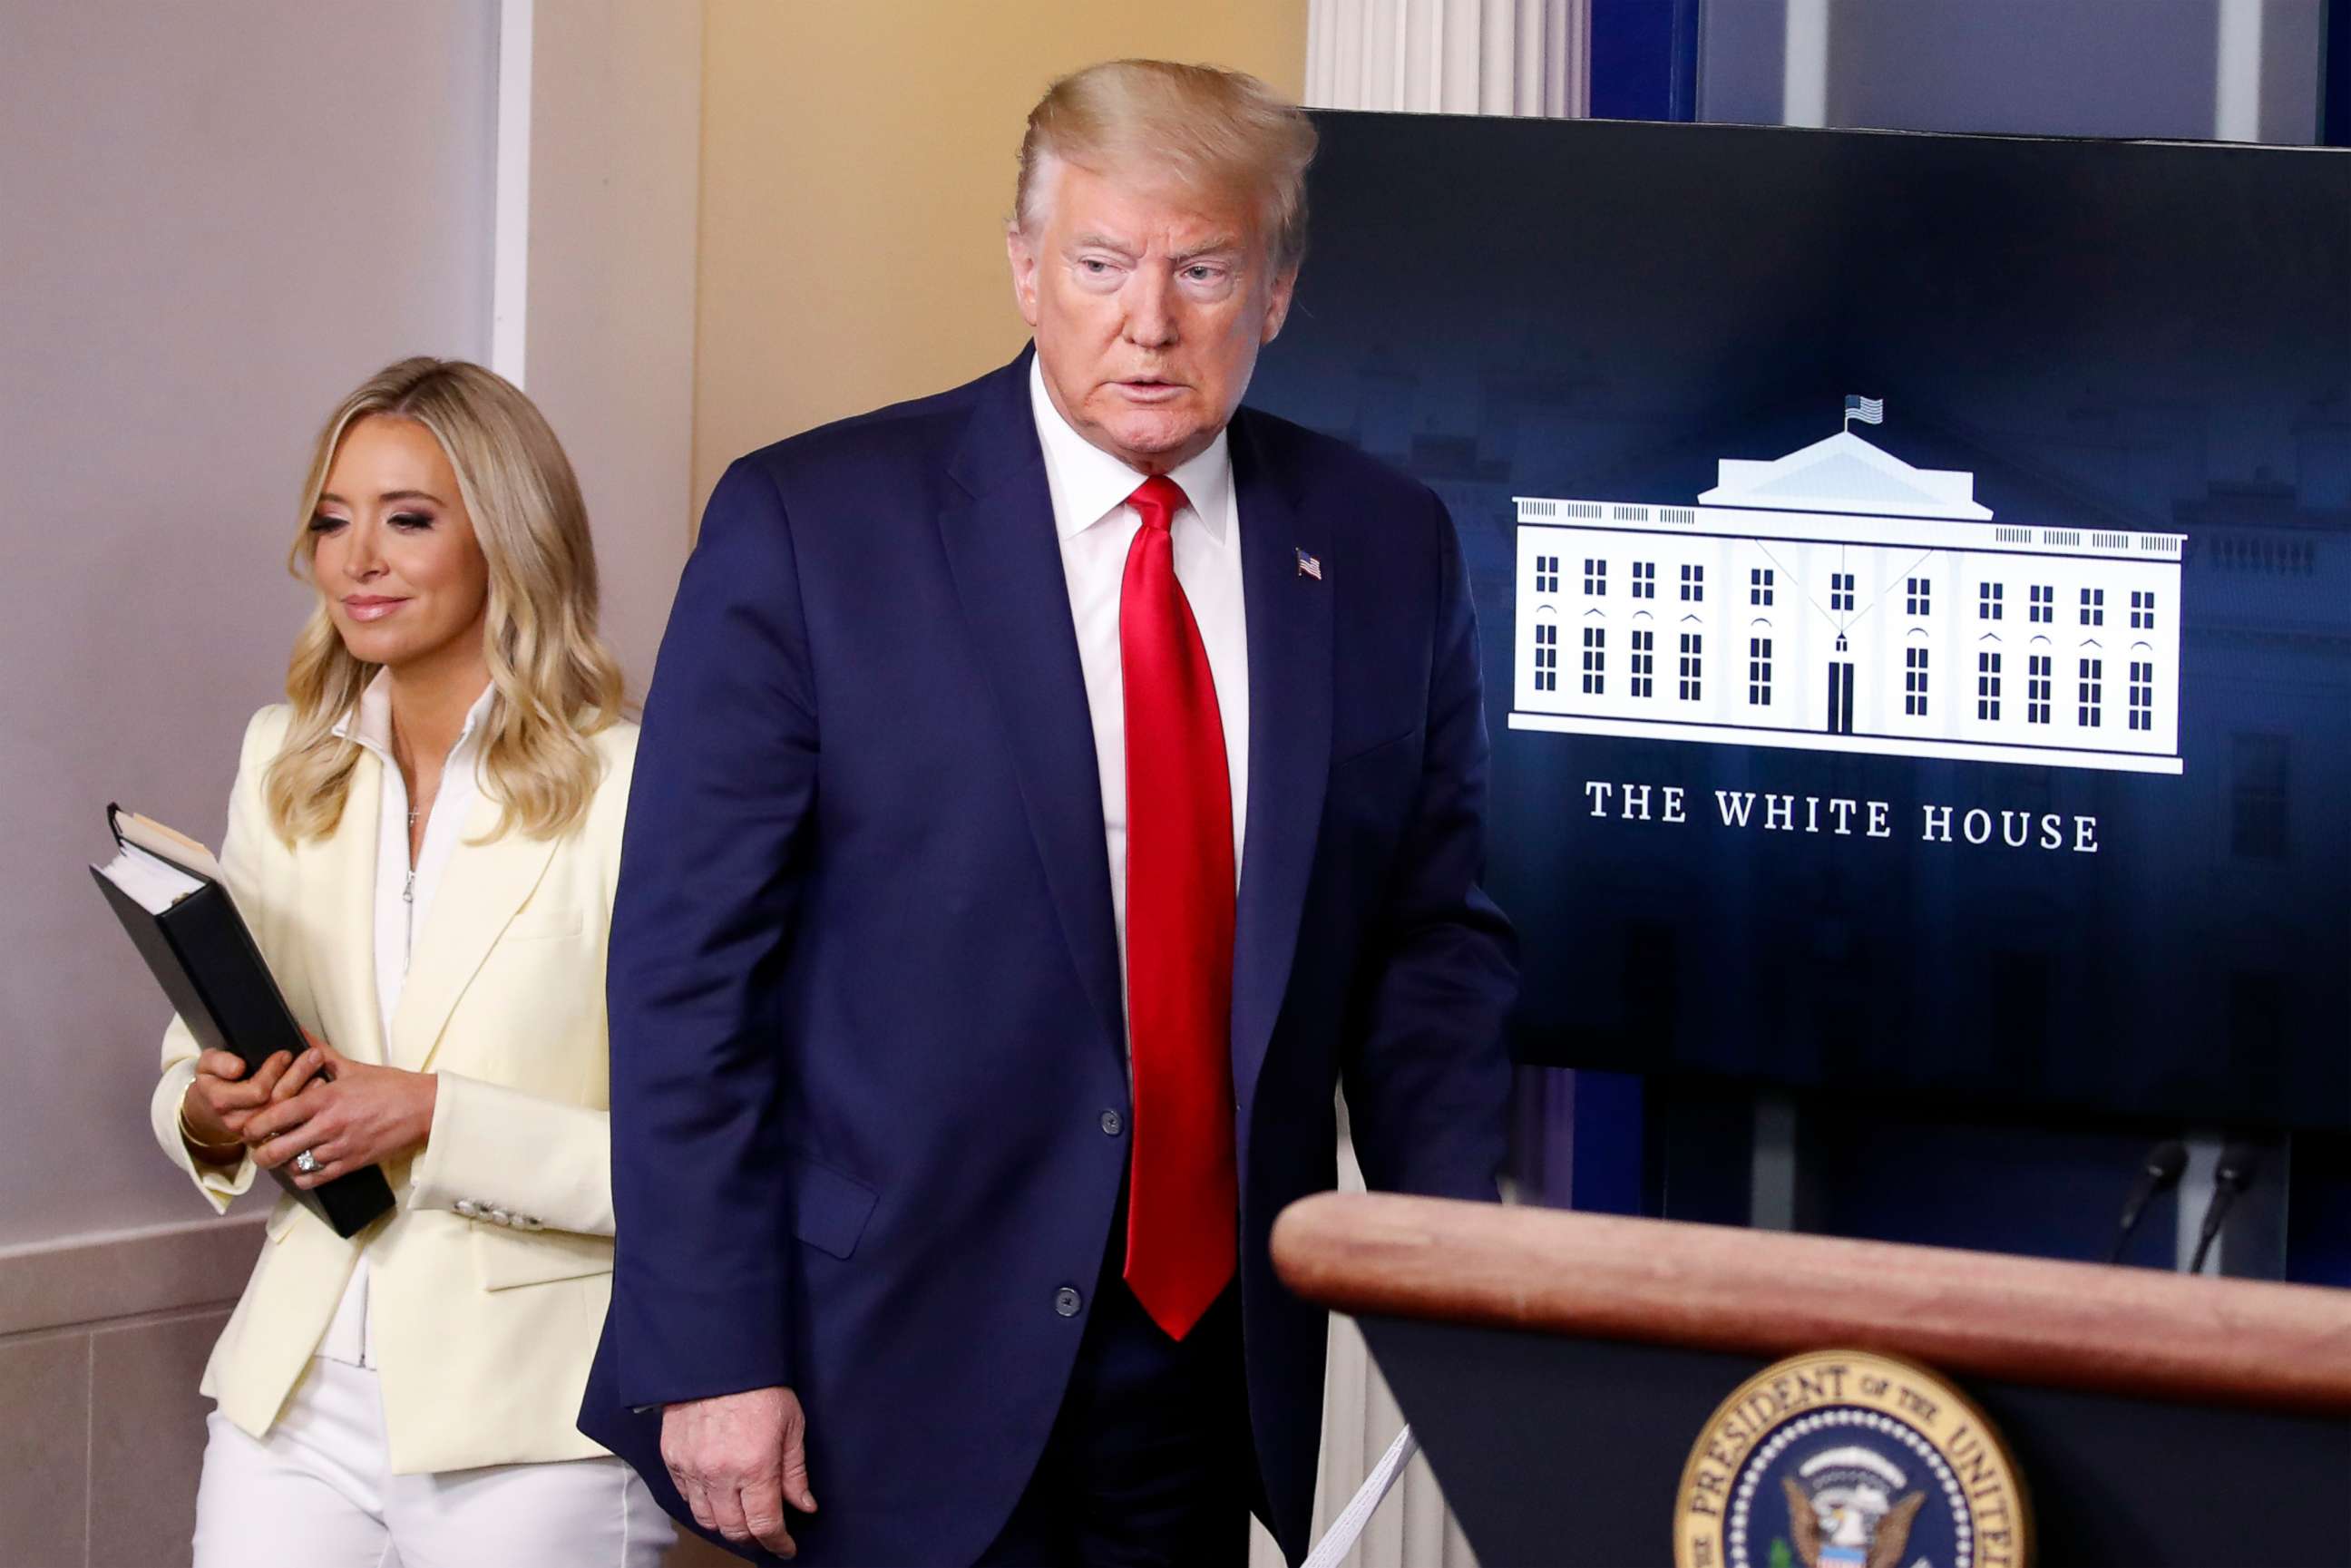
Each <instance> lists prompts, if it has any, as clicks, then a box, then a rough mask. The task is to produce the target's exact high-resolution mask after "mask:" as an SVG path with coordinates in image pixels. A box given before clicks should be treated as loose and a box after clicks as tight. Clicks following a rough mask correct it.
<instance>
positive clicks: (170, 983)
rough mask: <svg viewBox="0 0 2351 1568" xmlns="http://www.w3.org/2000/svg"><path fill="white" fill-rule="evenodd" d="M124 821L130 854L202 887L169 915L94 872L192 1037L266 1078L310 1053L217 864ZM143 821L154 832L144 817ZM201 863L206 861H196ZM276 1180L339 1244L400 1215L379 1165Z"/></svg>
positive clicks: (115, 811)
mask: <svg viewBox="0 0 2351 1568" xmlns="http://www.w3.org/2000/svg"><path fill="white" fill-rule="evenodd" d="M123 815H124V813H123V812H122V811H121V809H120V807H116V806H111V805H110V806H109V807H107V809H106V825H107V828H108V830H109V831H111V832H112V833H113V834H114V841H115V842H116V843H117V844H119V845H120V846H121V847H122V850H123V852H124V855H125V856H131V857H136V856H145V857H148V858H149V859H151V860H154V861H160V862H162V863H163V864H164V865H165V866H168V867H169V868H170V869H171V870H172V871H174V872H178V873H182V874H183V875H184V876H185V877H187V878H188V879H189V880H190V881H192V882H193V883H195V884H196V885H195V886H194V888H193V890H192V891H188V892H184V893H182V894H179V896H178V897H176V898H175V899H174V900H173V901H172V903H171V904H170V905H169V907H167V908H165V909H163V910H162V912H161V913H160V914H158V913H151V912H150V910H149V909H148V907H147V905H146V904H142V903H141V901H140V900H139V899H137V898H134V897H133V896H132V895H131V894H130V893H128V892H125V891H124V890H123V888H122V887H121V886H120V885H119V884H118V883H117V882H116V880H115V879H114V878H113V877H112V876H110V875H109V874H108V873H107V871H104V870H100V869H99V867H97V866H92V867H90V868H89V874H90V876H91V877H92V878H93V879H95V880H96V882H97V883H98V890H99V892H100V893H102V894H105V895H106V902H107V903H108V904H110V906H112V908H113V910H114V914H115V918H117V919H119V920H120V921H121V922H122V929H123V930H124V931H125V932H127V933H128V934H129V935H130V937H131V945H132V946H135V947H137V948H138V949H139V956H141V957H142V958H144V959H146V960H147V967H148V968H149V969H150V970H152V972H153V973H154V976H155V979H156V981H157V982H158V983H159V984H160V985H162V988H163V994H164V995H165V996H167V997H169V998H171V1001H172V1009H173V1010H174V1011H176V1012H177V1013H178V1014H179V1015H180V1019H181V1021H182V1022H183V1023H185V1024H186V1025H187V1026H188V1031H189V1032H190V1033H192V1034H193V1035H194V1036H195V1037H196V1042H197V1043H198V1044H199V1045H202V1046H204V1048H205V1049H206V1050H208V1051H229V1052H232V1053H233V1054H235V1055H236V1056H239V1057H242V1058H243V1059H244V1060H245V1064H246V1071H248V1072H254V1071H260V1069H261V1066H262V1064H263V1063H264V1062H266V1061H268V1060H269V1059H270V1058H271V1057H272V1056H275V1055H276V1054H277V1053H278V1052H279V1051H286V1052H287V1053H288V1054H289V1055H292V1056H299V1055H301V1054H302V1052H303V1051H306V1050H308V1048H309V1041H308V1040H305V1039H304V1038H303V1035H302V1029H301V1026H300V1025H299V1024H298V1023H296V1022H295V1021H294V1014H293V1012H292V1010H291V1009H288V1008H287V1005H286V998H284V997H283V996H281V995H279V994H278V990H277V981H276V980H274V979H272V978H271V977H270V975H269V967H268V965H266V963H264V962H263V961H262V956H261V949H260V948H259V947H257V946H255V945H254V940H253V933H252V932H250V931H248V930H247V929H246V925H245V921H244V919H243V918H242V917H241V916H240V915H238V914H237V912H236V905H235V903H234V902H232V901H231V899H230V898H229V893H228V889H227V888H225V887H224V886H222V885H221V883H219V881H218V880H217V879H216V878H215V877H214V875H213V874H212V871H211V870H210V869H209V867H208V865H207V864H205V863H203V862H209V861H210V858H211V857H210V856H209V854H207V853H206V852H204V850H203V848H202V846H200V845H197V844H194V843H193V842H189V843H188V845H187V849H188V851H189V852H187V853H184V854H182V853H175V852H173V849H172V843H171V839H172V838H176V837H177V835H174V834H171V831H170V830H169V829H163V830H162V835H169V836H168V837H165V836H160V835H158V834H157V833H155V832H152V831H148V832H141V833H139V834H138V836H137V838H136V839H132V838H126V837H125V836H124V833H123V823H122V818H123ZM133 821H138V822H140V823H141V825H142V826H144V825H145V822H144V819H138V818H134V819H133ZM192 861H193V862H199V863H195V864H191V863H188V862H192ZM117 863H118V864H120V863H121V862H120V861H118V862H117ZM110 869H111V868H110ZM269 1174H270V1175H271V1176H275V1177H277V1185H278V1186H282V1187H284V1188H285V1189H286V1190H287V1192H289V1193H291V1194H293V1196H294V1197H295V1199H296V1201H298V1202H299V1203H300V1204H301V1205H302V1207H305V1208H307V1209H308V1210H309V1211H310V1212H311V1213H313V1214H315V1215H317V1216H318V1217H319V1218H320V1219H323V1220H325V1221H326V1222H327V1223H328V1224H329V1225H330V1226H332V1227H333V1228H334V1231H335V1234H336V1235H338V1236H344V1237H349V1236H353V1235H356V1234H358V1232H359V1231H360V1230H361V1229H363V1228H366V1226H367V1225H368V1224H369V1223H370V1222H371V1221H372V1220H373V1219H375V1218H376V1217H377V1216H378V1215H381V1214H383V1213H384V1212H386V1211H387V1210H389V1209H390V1208H391V1207H392V1185H391V1183H389V1182H387V1181H386V1180H384V1176H383V1172H382V1171H381V1170H380V1169H378V1168H377V1167H376V1166H368V1167H367V1168H366V1169H365V1170H360V1171H353V1172H351V1173H350V1175H348V1176H338V1177H336V1178H335V1179H334V1180H333V1181H330V1182H327V1183H324V1184H322V1185H320V1186H316V1187H312V1188H310V1189H309V1190H308V1191H304V1190H303V1189H302V1188H300V1187H298V1186H295V1185H294V1179H293V1170H292V1166H290V1165H287V1166H280V1167H279V1168H278V1169H277V1170H274V1171H272V1172H270V1173H269Z"/></svg>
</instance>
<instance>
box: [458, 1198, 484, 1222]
mask: <svg viewBox="0 0 2351 1568" xmlns="http://www.w3.org/2000/svg"><path fill="white" fill-rule="evenodd" d="M456 1209H457V1212H458V1213H459V1214H462V1215H464V1216H465V1218H467V1219H479V1218H481V1217H482V1206H481V1205H480V1204H478V1203H475V1201H474V1200H473V1199H472V1198H470V1197H461V1198H459V1199H458V1200H457V1203H456Z"/></svg>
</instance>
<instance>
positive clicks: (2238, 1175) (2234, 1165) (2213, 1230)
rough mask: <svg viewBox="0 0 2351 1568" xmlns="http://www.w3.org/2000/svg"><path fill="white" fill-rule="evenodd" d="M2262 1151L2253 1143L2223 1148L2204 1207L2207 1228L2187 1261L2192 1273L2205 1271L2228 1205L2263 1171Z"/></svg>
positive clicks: (2224, 1219)
mask: <svg viewBox="0 0 2351 1568" xmlns="http://www.w3.org/2000/svg"><path fill="white" fill-rule="evenodd" d="M2261 1168H2262V1152H2261V1150H2259V1149H2257V1148H2255V1147H2254V1146H2253V1145H2251V1144H2236V1143H2232V1144H2229V1145H2225V1146H2224V1147H2223V1148H2222V1149H2221V1150H2220V1164H2219V1165H2218V1166H2215V1167H2213V1171H2212V1201H2211V1202H2210V1203H2209V1204H2207V1205H2205V1207H2204V1228H2203V1231H2202V1233H2201V1234H2200V1235H2199V1236H2198V1237H2197V1239H2196V1257H2195V1260H2193V1261H2191V1262H2190V1263H2189V1265H2188V1271H2189V1273H2191V1274H2200V1273H2202V1272H2203V1271H2204V1255H2205V1254H2206V1253H2208V1252H2210V1251H2211V1250H2212V1243H2213V1242H2214V1241H2216V1240H2218V1239H2220V1227H2221V1226H2222V1225H2223V1224H2225V1223H2226V1222H2227V1220H2228V1218H2229V1209H2230V1207H2231V1206H2232V1205H2233V1204H2235V1202H2236V1201H2237V1199H2238V1198H2240V1197H2243V1196H2244V1192H2245V1189H2246V1188H2247V1187H2249V1186H2252V1185H2253V1177H2254V1176H2258V1175H2260V1174H2261Z"/></svg>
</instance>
